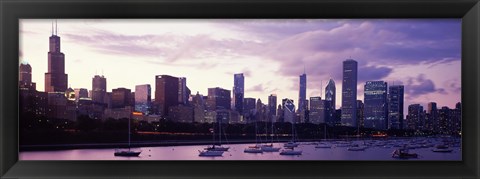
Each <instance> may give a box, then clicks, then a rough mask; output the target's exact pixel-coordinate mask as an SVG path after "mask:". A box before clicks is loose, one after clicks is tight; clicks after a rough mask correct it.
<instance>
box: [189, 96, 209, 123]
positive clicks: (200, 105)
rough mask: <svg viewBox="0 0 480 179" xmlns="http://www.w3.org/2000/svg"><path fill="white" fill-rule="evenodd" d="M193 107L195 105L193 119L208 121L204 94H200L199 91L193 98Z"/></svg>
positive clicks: (201, 121)
mask: <svg viewBox="0 0 480 179" xmlns="http://www.w3.org/2000/svg"><path fill="white" fill-rule="evenodd" d="M192 107H193V121H194V122H199V123H204V122H206V119H205V112H206V111H205V110H206V109H205V100H203V96H202V95H200V94H199V93H198V92H197V94H196V95H195V96H193V98H192Z"/></svg>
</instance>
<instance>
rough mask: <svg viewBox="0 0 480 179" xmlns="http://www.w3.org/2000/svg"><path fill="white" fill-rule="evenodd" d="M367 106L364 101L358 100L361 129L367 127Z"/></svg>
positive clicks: (358, 116) (358, 117)
mask: <svg viewBox="0 0 480 179" xmlns="http://www.w3.org/2000/svg"><path fill="white" fill-rule="evenodd" d="M364 111H365V105H364V104H363V102H362V100H357V119H358V125H359V127H365V115H364Z"/></svg>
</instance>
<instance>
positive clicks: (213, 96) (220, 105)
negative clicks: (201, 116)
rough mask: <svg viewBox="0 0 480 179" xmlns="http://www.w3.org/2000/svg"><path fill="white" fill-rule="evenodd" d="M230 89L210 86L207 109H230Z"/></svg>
mask: <svg viewBox="0 0 480 179" xmlns="http://www.w3.org/2000/svg"><path fill="white" fill-rule="evenodd" d="M230 101H231V98H230V90H226V89H223V88H219V87H216V88H208V100H207V110H211V111H213V110H219V109H230V107H231V104H230Z"/></svg>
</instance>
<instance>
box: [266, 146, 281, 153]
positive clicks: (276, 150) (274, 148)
mask: <svg viewBox="0 0 480 179" xmlns="http://www.w3.org/2000/svg"><path fill="white" fill-rule="evenodd" d="M261 148H262V150H263V151H264V152H278V151H280V147H274V146H273V145H262V146H261Z"/></svg>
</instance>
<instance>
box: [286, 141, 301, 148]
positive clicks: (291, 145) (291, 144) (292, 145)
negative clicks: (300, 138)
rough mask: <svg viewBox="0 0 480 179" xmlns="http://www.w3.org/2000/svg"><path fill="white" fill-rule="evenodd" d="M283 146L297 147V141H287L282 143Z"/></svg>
mask: <svg viewBox="0 0 480 179" xmlns="http://www.w3.org/2000/svg"><path fill="white" fill-rule="evenodd" d="M283 146H284V147H298V143H296V142H293V141H290V142H288V143H285V144H283Z"/></svg>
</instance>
